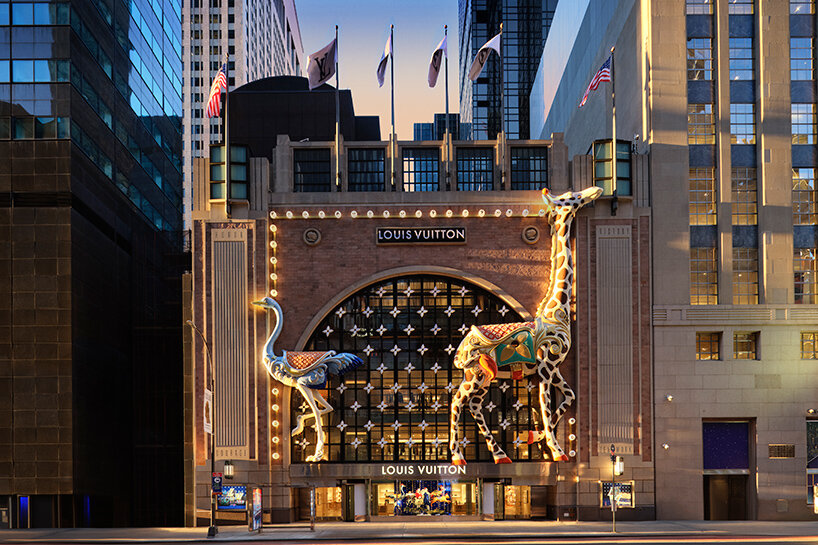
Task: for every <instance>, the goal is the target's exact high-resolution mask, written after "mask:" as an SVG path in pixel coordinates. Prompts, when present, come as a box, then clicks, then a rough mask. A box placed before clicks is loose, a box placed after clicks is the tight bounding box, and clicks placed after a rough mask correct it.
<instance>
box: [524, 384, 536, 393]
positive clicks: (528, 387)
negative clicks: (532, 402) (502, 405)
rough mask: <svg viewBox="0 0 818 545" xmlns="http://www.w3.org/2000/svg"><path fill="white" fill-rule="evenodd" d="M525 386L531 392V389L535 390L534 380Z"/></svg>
mask: <svg viewBox="0 0 818 545" xmlns="http://www.w3.org/2000/svg"><path fill="white" fill-rule="evenodd" d="M525 388H526V390H528V391H529V392H530V391H531V390H533V389H534V383H533V382H529V383H528V385H527V386H526V387H525Z"/></svg>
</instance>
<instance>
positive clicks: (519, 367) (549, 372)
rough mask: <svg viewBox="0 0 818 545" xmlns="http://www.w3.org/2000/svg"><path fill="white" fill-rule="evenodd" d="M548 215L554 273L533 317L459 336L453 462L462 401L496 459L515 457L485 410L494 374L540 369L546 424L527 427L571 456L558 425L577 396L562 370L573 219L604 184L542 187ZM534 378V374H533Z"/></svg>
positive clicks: (556, 451) (531, 435) (517, 375)
mask: <svg viewBox="0 0 818 545" xmlns="http://www.w3.org/2000/svg"><path fill="white" fill-rule="evenodd" d="M542 194H543V200H544V201H545V206H546V216H547V219H548V223H549V225H550V226H551V276H550V281H549V286H548V290H547V291H546V296H545V298H544V299H543V300H542V301H541V302H540V305H539V307H538V308H537V314H536V317H535V319H534V321H533V322H521V323H510V324H491V325H484V326H476V325H475V326H472V327H471V330H470V331H469V332H468V334H467V335H466V336H465V337H464V338H463V340H462V341H461V342H460V345H459V346H458V347H457V352H456V353H455V357H454V364H455V366H456V367H457V368H458V369H463V382H461V384H460V387H459V388H458V390H457V394H456V395H455V396H454V399H453V400H452V408H451V422H450V428H449V448H450V450H451V453H452V464H454V465H465V463H466V460H465V458H464V456H463V446H464V445H465V440H464V439H463V438H461V436H460V418H461V416H462V412H463V407H464V406H468V408H469V412H471V415H472V417H473V418H474V420H475V422H476V423H477V427H478V428H479V429H480V433H481V434H482V435H483V437H484V438H485V440H486V444H487V445H488V447H489V450H491V454H492V456H493V457H494V463H495V464H508V463H511V458H509V457H508V455H507V454H506V453H505V451H503V449H502V448H501V447H500V445H499V443H498V442H497V440H496V439H495V438H494V437H493V436H492V434H491V431H490V430H489V428H488V426H487V425H486V420H485V417H484V416H483V400H484V399H485V397H486V394H487V393H488V391H489V386H490V385H491V382H492V381H493V380H494V379H495V378H513V379H514V380H521V379H522V378H523V377H524V376H530V375H534V374H535V373H536V374H537V375H538V376H537V377H536V378H538V379H539V404H540V412H541V416H542V421H543V430H542V431H534V430H531V431H529V432H528V444H532V443H534V442H540V441H542V440H543V439H545V441H546V445H547V446H548V449H549V450H550V453H551V457H552V459H553V460H554V461H567V460H568V456H566V455H565V452H564V451H563V450H562V447H560V445H559V442H558V441H557V438H556V435H555V433H554V430H555V428H556V426H557V424H558V423H559V421H560V419H561V418H562V416H563V414H565V411H566V410H567V409H568V407H569V406H570V405H571V403H573V401H574V399H575V398H576V396H575V395H574V392H573V390H571V388H570V387H569V386H568V384H567V383H566V382H565V380H564V379H563V378H562V375H561V374H560V372H559V365H560V363H562V362H563V360H565V357H566V356H567V355H568V350H569V349H570V348H571V323H570V320H571V319H570V316H571V309H570V304H571V294H572V289H573V281H574V261H573V254H572V252H571V241H570V231H571V223H572V222H573V220H574V216H575V215H576V213H577V211H578V210H579V209H580V208H582V207H583V206H585V205H586V204H588V203H590V202H592V201H593V200H594V199H596V198H597V197H599V196H600V195H601V194H602V188H599V187H589V188H588V189H584V190H582V191H579V192H576V193H571V192H567V193H564V194H562V195H560V196H559V197H557V198H553V197H551V195H550V194H549V193H548V189H543V191H542ZM532 378H534V377H532ZM551 386H553V387H555V388H556V389H557V390H559V391H560V392H561V393H562V396H563V400H562V402H561V403H560V405H559V407H557V409H556V411H554V413H553V414H552V413H551Z"/></svg>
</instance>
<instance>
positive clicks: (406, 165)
mask: <svg viewBox="0 0 818 545" xmlns="http://www.w3.org/2000/svg"><path fill="white" fill-rule="evenodd" d="M439 177H440V158H439V153H438V149H437V148H405V149H404V150H403V190H404V191H410V192H415V191H439V190H440V182H439Z"/></svg>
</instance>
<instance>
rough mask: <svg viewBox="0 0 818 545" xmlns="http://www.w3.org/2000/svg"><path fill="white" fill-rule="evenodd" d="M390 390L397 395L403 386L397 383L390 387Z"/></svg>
mask: <svg viewBox="0 0 818 545" xmlns="http://www.w3.org/2000/svg"><path fill="white" fill-rule="evenodd" d="M389 389H390V390H392V393H393V394H397V393H398V390H400V389H401V385H400V384H398V383H397V382H396V383H395V384H393V385H392V386H390V387H389Z"/></svg>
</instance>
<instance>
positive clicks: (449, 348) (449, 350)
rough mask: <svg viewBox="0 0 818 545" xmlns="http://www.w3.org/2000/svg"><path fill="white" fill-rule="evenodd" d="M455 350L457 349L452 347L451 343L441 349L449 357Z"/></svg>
mask: <svg viewBox="0 0 818 545" xmlns="http://www.w3.org/2000/svg"><path fill="white" fill-rule="evenodd" d="M455 350H457V348H455V347H454V346H452V343H449V346H447V347H446V348H444V349H443V351H444V352H446V353H447V354H448V355H450V356H451V355H452V352H454V351H455Z"/></svg>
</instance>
